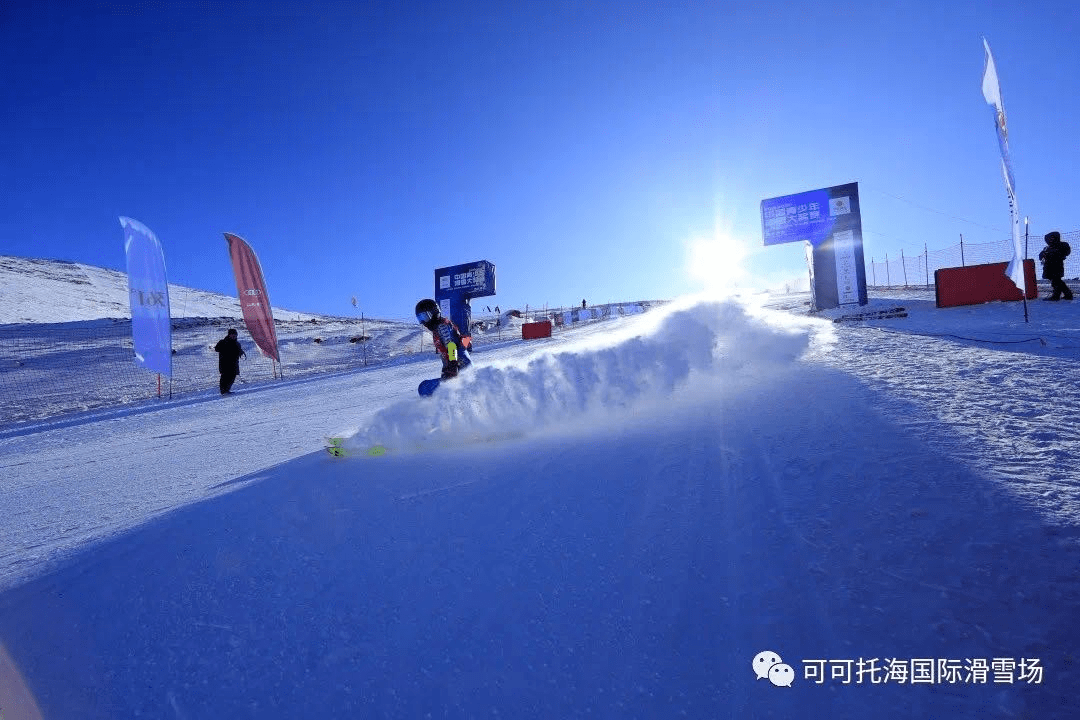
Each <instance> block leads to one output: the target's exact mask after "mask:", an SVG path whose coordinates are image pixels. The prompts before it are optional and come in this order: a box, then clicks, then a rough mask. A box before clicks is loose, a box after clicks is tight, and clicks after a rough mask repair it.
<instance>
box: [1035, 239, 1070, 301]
mask: <svg viewBox="0 0 1080 720" xmlns="http://www.w3.org/2000/svg"><path fill="white" fill-rule="evenodd" d="M1044 239H1045V240H1046V247H1044V248H1043V249H1042V251H1041V252H1039V260H1041V261H1042V264H1043V272H1042V276H1043V277H1044V278H1046V279H1047V280H1049V281H1050V287H1052V288H1054V292H1053V294H1052V295H1050V297H1048V298H1043V300H1060V299H1062V298H1063V297H1064V298H1065V299H1066V300H1072V299H1073V295H1072V290H1070V289H1069V286H1068V285H1066V284H1065V281H1064V280H1063V279H1062V278H1064V277H1065V258H1067V257H1069V253H1070V252H1072V248H1070V247H1069V243H1067V242H1065V241H1063V240H1062V239H1061V233H1059V232H1058V231H1057V230H1055V231H1053V232H1048V233H1046V237H1045V238H1044Z"/></svg>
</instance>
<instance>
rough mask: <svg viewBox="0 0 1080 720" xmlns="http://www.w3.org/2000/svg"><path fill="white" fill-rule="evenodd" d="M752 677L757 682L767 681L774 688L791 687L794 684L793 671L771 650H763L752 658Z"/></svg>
mask: <svg viewBox="0 0 1080 720" xmlns="http://www.w3.org/2000/svg"><path fill="white" fill-rule="evenodd" d="M753 667H754V675H756V676H757V679H758V680H765V679H768V681H769V682H771V683H772V684H773V685H775V686H776V687H788V688H789V687H791V683H793V682H795V670H794V669H793V668H792V667H791V666H790V665H785V664H784V661H783V660H781V659H780V656H779V655H777V654H776V653H774V652H773V651H772V650H763V651H762V652H759V653H758V654H757V655H755V656H754V662H753Z"/></svg>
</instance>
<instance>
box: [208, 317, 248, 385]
mask: <svg viewBox="0 0 1080 720" xmlns="http://www.w3.org/2000/svg"><path fill="white" fill-rule="evenodd" d="M236 338H237V333H236V328H231V329H230V330H229V334H228V335H226V336H225V337H223V338H221V339H220V340H218V343H217V345H215V346H214V352H216V353H217V354H218V372H220V373H221V382H220V383H219V388H220V389H221V394H222V395H228V394H229V393H231V392H232V385H233V382H235V380H236V376H237V375H239V374H240V358H242V357H247V353H246V352H244V348H242V347H240V341H239V340H237V339H236Z"/></svg>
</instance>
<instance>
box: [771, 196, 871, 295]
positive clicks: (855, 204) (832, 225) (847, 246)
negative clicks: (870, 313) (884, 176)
mask: <svg viewBox="0 0 1080 720" xmlns="http://www.w3.org/2000/svg"><path fill="white" fill-rule="evenodd" d="M761 233H762V236H763V237H764V240H765V244H766V245H779V244H781V243H790V242H805V243H806V248H807V265H808V266H809V269H810V292H811V304H812V306H813V309H814V310H825V309H828V308H834V307H839V306H840V305H854V304H859V305H865V304H866V303H867V296H866V268H865V266H864V260H863V249H862V213H861V210H860V206H859V184H858V183H847V184H846V185H835V186H833V187H829V188H822V189H820V190H811V191H809V192H803V193H798V194H796V195H785V196H783V197H776V198H770V199H768V200H762V201H761Z"/></svg>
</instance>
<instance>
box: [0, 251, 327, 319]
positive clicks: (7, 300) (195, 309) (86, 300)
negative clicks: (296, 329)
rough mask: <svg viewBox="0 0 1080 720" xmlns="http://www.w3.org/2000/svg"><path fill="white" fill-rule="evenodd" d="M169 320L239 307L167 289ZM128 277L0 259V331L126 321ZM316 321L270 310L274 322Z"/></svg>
mask: <svg viewBox="0 0 1080 720" xmlns="http://www.w3.org/2000/svg"><path fill="white" fill-rule="evenodd" d="M169 304H170V308H171V310H172V316H173V317H174V318H195V317H212V318H217V317H231V318H239V317H240V316H241V313H240V302H239V301H238V300H237V298H236V297H227V296H225V295H219V294H217V293H211V292H206V291H204V290H194V289H192V288H188V287H183V286H182V285H173V284H171V283H170V284H169ZM129 317H131V308H130V306H129V304H128V281H127V274H126V273H122V272H118V271H116V270H109V269H107V268H101V267H94V266H93V265H84V264H82V263H75V262H65V261H62V260H39V259H35V258H22V257H13V256H11V255H0V325H3V324H7V323H62V322H77V321H80V320H97V319H99V318H129ZM315 317H318V316H315V315H311V314H308V313H298V312H292V311H289V310H283V309H280V308H274V319H275V320H283V321H288V320H310V319H312V318H315Z"/></svg>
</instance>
